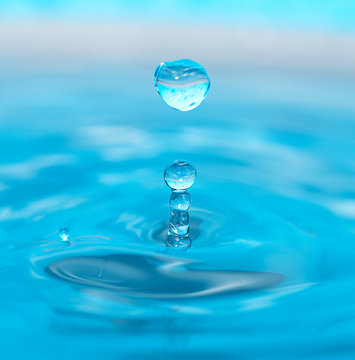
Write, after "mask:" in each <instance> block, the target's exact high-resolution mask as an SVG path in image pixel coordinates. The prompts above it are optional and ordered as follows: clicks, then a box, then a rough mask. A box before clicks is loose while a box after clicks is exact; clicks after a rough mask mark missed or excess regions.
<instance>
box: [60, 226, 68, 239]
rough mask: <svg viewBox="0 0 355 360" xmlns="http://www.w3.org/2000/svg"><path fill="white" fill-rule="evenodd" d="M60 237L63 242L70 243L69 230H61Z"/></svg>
mask: <svg viewBox="0 0 355 360" xmlns="http://www.w3.org/2000/svg"><path fill="white" fill-rule="evenodd" d="M58 233H59V237H60V238H61V239H62V241H69V230H68V229H66V228H63V229H60V230H59V231H58Z"/></svg>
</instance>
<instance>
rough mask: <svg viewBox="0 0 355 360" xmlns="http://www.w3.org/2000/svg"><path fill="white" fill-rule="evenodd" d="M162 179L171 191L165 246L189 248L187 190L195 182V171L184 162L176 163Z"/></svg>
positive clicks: (188, 199) (189, 199) (188, 196)
mask: <svg viewBox="0 0 355 360" xmlns="http://www.w3.org/2000/svg"><path fill="white" fill-rule="evenodd" d="M164 179H165V182H166V184H167V185H168V186H169V187H170V189H171V190H172V193H171V196H170V201H169V205H170V220H169V230H168V236H167V246H170V247H180V248H187V247H190V246H191V239H190V237H189V229H190V217H189V207H190V204H191V197H190V194H189V192H188V190H187V189H188V188H190V187H191V185H192V184H193V183H194V182H195V179H196V169H195V168H194V167H193V166H191V165H190V164H188V163H187V162H186V161H176V162H175V163H174V164H172V165H170V166H169V167H167V168H166V169H165V172H164Z"/></svg>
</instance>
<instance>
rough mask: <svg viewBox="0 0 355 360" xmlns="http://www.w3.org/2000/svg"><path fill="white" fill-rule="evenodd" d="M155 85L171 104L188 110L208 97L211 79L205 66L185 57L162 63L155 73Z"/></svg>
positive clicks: (181, 109) (173, 106)
mask: <svg viewBox="0 0 355 360" xmlns="http://www.w3.org/2000/svg"><path fill="white" fill-rule="evenodd" d="M154 85H155V87H156V89H157V91H158V93H159V95H160V96H161V97H162V99H163V100H164V101H165V102H166V103H167V104H168V105H169V106H171V107H172V108H174V109H177V110H180V111H188V110H192V109H194V108H195V107H197V106H199V105H200V104H201V103H202V101H203V100H204V99H205V98H206V96H207V94H208V91H209V88H210V79H209V77H208V75H207V72H206V70H205V69H204V68H203V66H201V65H200V64H198V63H197V62H195V61H192V60H188V59H183V60H176V61H168V62H163V63H161V64H160V65H159V66H158V67H157V68H156V70H155V73H154Z"/></svg>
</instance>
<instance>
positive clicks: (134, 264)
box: [46, 254, 283, 299]
mask: <svg viewBox="0 0 355 360" xmlns="http://www.w3.org/2000/svg"><path fill="white" fill-rule="evenodd" d="M46 272H47V273H48V274H49V275H50V276H53V277H56V278H59V279H62V280H66V281H69V282H71V283H76V284H81V285H84V286H90V287H95V288H96V289H101V290H105V291H110V292H115V293H117V294H119V295H121V296H129V297H141V298H150V299H185V298H190V299H191V298H201V297H206V296H219V295H222V294H227V293H229V294H232V293H239V292H242V291H250V290H258V289H263V288H267V287H270V286H273V285H276V284H277V283H279V282H280V281H282V279H283V276H282V275H281V274H276V273H266V272H250V271H225V270H220V271H219V270H199V269H196V264H194V269H193V268H192V267H191V265H190V264H189V263H188V262H186V261H184V260H182V259H177V258H168V257H163V256H155V255H154V256H150V255H138V254H115V255H108V256H92V257H89V256H87V257H84V256H83V257H70V258H66V259H62V260H59V261H56V262H54V263H53V264H51V265H49V266H48V267H47V268H46Z"/></svg>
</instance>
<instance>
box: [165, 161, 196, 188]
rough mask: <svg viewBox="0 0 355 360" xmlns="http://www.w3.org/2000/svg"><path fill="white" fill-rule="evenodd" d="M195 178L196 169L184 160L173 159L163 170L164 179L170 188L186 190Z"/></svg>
mask: <svg viewBox="0 0 355 360" xmlns="http://www.w3.org/2000/svg"><path fill="white" fill-rule="evenodd" d="M195 179H196V169H195V168H194V167H193V166H191V165H190V164H188V163H187V162H186V161H175V163H174V164H172V165H170V166H168V167H167V168H166V169H165V172H164V180H165V182H166V184H167V185H168V186H169V187H170V188H171V189H172V190H186V189H188V188H189V187H190V186H191V185H192V184H193V183H194V182H195Z"/></svg>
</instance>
